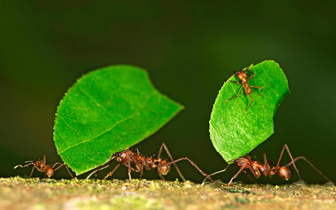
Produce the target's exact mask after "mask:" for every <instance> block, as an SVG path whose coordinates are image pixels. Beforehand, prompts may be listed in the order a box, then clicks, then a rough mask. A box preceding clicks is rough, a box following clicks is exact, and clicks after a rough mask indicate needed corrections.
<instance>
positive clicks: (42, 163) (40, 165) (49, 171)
mask: <svg viewBox="0 0 336 210" xmlns="http://www.w3.org/2000/svg"><path fill="white" fill-rule="evenodd" d="M25 163H26V164H25V165H17V166H15V167H14V169H16V168H18V167H21V168H23V167H27V166H30V165H33V169H32V171H31V173H30V176H29V178H31V177H32V175H33V172H34V169H35V168H36V170H38V171H39V172H41V173H45V177H46V178H50V177H52V176H53V175H54V173H55V171H56V170H58V169H60V168H61V167H62V166H64V167H65V168H66V169H67V171H68V172H69V174H70V176H71V177H72V178H73V179H74V178H75V177H74V176H73V175H72V173H71V172H70V170H69V168H68V166H67V165H66V164H64V163H55V164H54V165H53V166H50V165H48V164H47V163H46V156H45V155H43V160H37V161H35V162H34V161H32V160H28V161H25ZM57 165H59V166H58V167H57V168H55V167H56V166H57Z"/></svg>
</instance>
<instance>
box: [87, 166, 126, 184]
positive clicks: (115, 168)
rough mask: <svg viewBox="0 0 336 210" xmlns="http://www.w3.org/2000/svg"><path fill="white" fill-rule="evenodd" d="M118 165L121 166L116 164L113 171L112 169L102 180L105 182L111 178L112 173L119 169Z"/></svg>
mask: <svg viewBox="0 0 336 210" xmlns="http://www.w3.org/2000/svg"><path fill="white" fill-rule="evenodd" d="M120 165H121V163H118V165H116V167H114V169H113V170H112V171H111V172H110V173H108V174H107V175H106V176H105V177H104V179H103V180H106V179H107V178H108V177H109V176H112V175H113V173H114V172H115V171H116V170H117V169H118V168H119V166H120ZM90 175H91V174H90Z"/></svg>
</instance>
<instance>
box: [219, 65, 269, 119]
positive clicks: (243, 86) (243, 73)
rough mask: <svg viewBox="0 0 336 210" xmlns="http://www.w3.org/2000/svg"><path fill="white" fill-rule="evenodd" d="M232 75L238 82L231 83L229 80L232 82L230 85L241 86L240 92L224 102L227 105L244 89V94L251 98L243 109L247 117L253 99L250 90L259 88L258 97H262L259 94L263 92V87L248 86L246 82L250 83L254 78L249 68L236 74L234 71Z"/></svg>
mask: <svg viewBox="0 0 336 210" xmlns="http://www.w3.org/2000/svg"><path fill="white" fill-rule="evenodd" d="M245 70H246V71H247V72H249V74H247V73H246V71H245ZM234 74H235V75H237V76H238V79H239V80H240V82H239V81H231V80H230V82H232V83H238V84H239V85H241V87H240V91H239V93H238V95H236V96H234V97H232V98H230V99H228V100H226V101H225V103H227V102H228V101H230V100H232V99H234V98H237V97H239V96H240V95H241V92H242V90H243V89H244V90H245V94H246V95H248V96H249V97H250V98H252V101H251V103H250V104H249V105H248V106H247V107H246V109H245V114H246V115H247V110H248V108H249V107H250V106H251V105H252V103H253V102H254V98H253V97H252V96H251V93H252V89H251V88H259V89H261V90H260V92H259V95H260V96H262V95H261V94H260V93H261V92H262V91H263V90H264V88H263V87H257V86H251V85H249V84H248V81H250V80H251V79H252V78H253V77H254V76H255V74H254V73H253V72H252V71H251V70H250V68H249V67H246V68H244V69H241V70H240V71H238V72H237V71H234ZM247 77H248V78H247Z"/></svg>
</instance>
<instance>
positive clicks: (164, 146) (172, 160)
mask: <svg viewBox="0 0 336 210" xmlns="http://www.w3.org/2000/svg"><path fill="white" fill-rule="evenodd" d="M162 149H164V150H165V151H166V153H167V155H168V157H169V158H170V160H171V163H172V162H173V163H172V164H173V165H174V167H175V169H176V171H177V173H178V174H179V176H180V177H181V179H182V180H183V181H184V182H185V181H186V179H185V178H184V176H183V174H182V173H181V171H180V169H179V167H178V166H177V165H176V162H174V159H173V156H172V155H171V154H170V152H169V150H168V147H167V146H166V144H165V143H162V144H161V146H160V149H159V153H158V158H161V152H162ZM159 175H160V177H161V179H163V180H165V178H164V177H163V176H162V175H161V174H159Z"/></svg>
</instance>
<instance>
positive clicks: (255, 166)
mask: <svg viewBox="0 0 336 210" xmlns="http://www.w3.org/2000/svg"><path fill="white" fill-rule="evenodd" d="M285 149H286V150H287V152H288V155H289V157H290V158H291V160H292V161H291V162H289V163H288V164H287V165H285V166H280V160H281V158H282V155H283V153H284V151H285ZM299 159H303V160H305V161H306V162H307V163H308V164H309V165H310V166H311V167H312V168H313V169H315V170H316V171H317V172H318V173H319V174H321V176H322V177H323V178H324V179H326V180H327V181H328V182H332V183H333V181H331V180H330V179H329V178H328V177H326V176H325V175H324V174H323V173H322V172H321V171H320V170H318V169H317V168H316V167H315V166H314V165H313V164H312V163H311V162H309V161H308V160H307V159H306V158H305V157H303V156H299V157H297V158H295V159H294V158H293V156H292V154H291V152H290V151H289V148H288V146H287V145H286V144H285V145H284V147H283V148H282V151H281V153H280V157H279V160H278V163H277V165H276V166H275V167H274V166H273V167H271V164H272V162H271V161H268V160H267V158H266V154H264V164H261V163H259V162H258V161H256V160H252V159H251V157H249V156H241V157H240V158H238V159H236V160H233V162H234V163H235V164H236V165H237V166H238V167H239V168H240V169H239V171H238V172H237V173H236V174H235V175H234V176H233V177H232V178H231V180H230V182H229V183H228V184H227V185H226V186H229V185H230V184H231V183H232V181H233V180H234V179H235V178H237V177H238V175H239V174H240V173H241V172H244V173H245V174H246V175H247V176H248V177H249V178H251V177H250V175H249V174H248V173H247V172H246V171H245V169H249V170H250V171H251V173H252V174H253V176H254V177H256V178H259V177H260V176H261V174H263V175H264V176H273V175H275V174H278V175H279V176H280V177H281V178H282V179H284V180H286V181H287V180H289V179H290V178H291V176H292V172H291V170H290V169H289V168H288V167H289V166H291V165H293V166H294V169H295V171H296V172H297V174H298V176H299V179H300V181H302V179H301V176H300V173H299V170H298V169H297V168H296V165H295V162H296V161H297V160H299ZM229 166H230V165H228V166H227V167H226V168H225V169H223V170H221V171H217V172H215V173H213V174H210V175H209V176H208V177H206V178H205V179H204V180H203V182H202V185H203V184H204V182H205V180H206V179H208V178H209V177H210V176H213V175H215V174H218V173H221V172H224V171H226V169H227V168H228V167H229ZM251 179H252V178H251ZM252 180H253V179H252ZM253 181H254V180H253Z"/></svg>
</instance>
